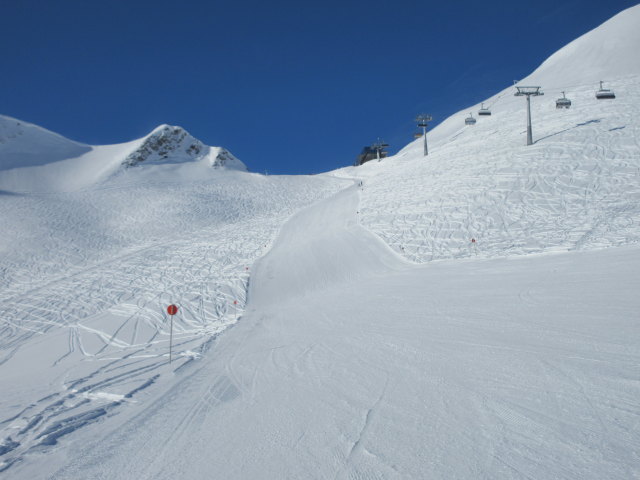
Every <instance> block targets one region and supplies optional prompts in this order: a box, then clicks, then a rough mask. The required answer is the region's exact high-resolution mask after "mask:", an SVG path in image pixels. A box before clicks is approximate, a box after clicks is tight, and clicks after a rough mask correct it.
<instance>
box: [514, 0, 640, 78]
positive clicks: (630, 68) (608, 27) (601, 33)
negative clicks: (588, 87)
mask: <svg viewBox="0 0 640 480" xmlns="http://www.w3.org/2000/svg"><path fill="white" fill-rule="evenodd" d="M639 26H640V5H636V6H635V7H631V8H628V9H626V10H624V11H622V12H620V13H619V14H617V15H616V16H614V17H612V18H611V19H609V20H607V21H606V22H604V23H603V24H602V25H600V26H598V27H596V28H594V29H593V30H591V31H590V32H587V33H585V34H584V35H582V36H581V37H578V38H577V39H575V40H574V41H572V42H570V43H569V44H568V45H566V46H565V47H563V48H561V49H560V50H558V51H557V52H556V53H554V54H553V55H551V56H550V57H549V58H548V59H547V60H545V61H544V62H543V63H542V65H540V66H539V67H538V68H537V69H536V70H535V71H534V72H533V73H532V74H531V75H529V76H528V77H527V78H525V79H523V80H522V82H521V84H522V85H526V84H530V83H534V84H538V83H540V84H542V83H544V84H545V85H547V86H548V87H561V86H566V85H573V84H597V83H598V81H599V80H605V81H607V80H611V79H614V78H622V77H625V76H628V75H637V74H639V73H640V55H638V46H640V28H639Z"/></svg>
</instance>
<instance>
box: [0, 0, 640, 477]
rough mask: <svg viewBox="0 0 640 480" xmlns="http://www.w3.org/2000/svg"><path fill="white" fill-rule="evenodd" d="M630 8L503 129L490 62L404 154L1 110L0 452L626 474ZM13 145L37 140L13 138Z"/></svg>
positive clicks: (567, 51)
mask: <svg viewBox="0 0 640 480" xmlns="http://www.w3.org/2000/svg"><path fill="white" fill-rule="evenodd" d="M639 24H640V6H638V7H634V8H632V9H629V10H626V11H625V12H622V13H621V14H620V15H618V16H616V17H614V18H613V19H612V20H610V21H609V22H606V23H605V24H603V25H602V26H601V27H599V28H598V29H596V30H594V31H592V32H589V33H588V34H587V35H585V36H583V37H581V38H579V39H578V40H576V41H575V42H572V43H571V44H569V45H568V46H567V47H565V48H563V49H561V50H560V51H559V52H558V53H556V54H555V55H553V56H552V57H550V59H549V60H547V61H546V62H545V63H543V65H542V66H541V67H540V68H539V69H538V70H536V72H534V73H533V74H532V76H531V77H529V78H527V79H524V80H523V81H522V83H521V84H523V85H524V84H528V83H536V84H538V83H539V84H540V85H541V86H542V88H543V91H544V92H545V96H543V97H537V98H533V99H532V106H533V112H532V114H533V121H534V124H533V128H534V140H536V143H535V144H534V145H532V146H529V147H526V146H525V145H524V143H525V133H524V130H525V101H524V99H522V98H516V97H514V96H513V93H514V89H513V88H512V87H509V88H507V89H505V90H504V91H503V92H500V93H498V94H497V95H495V96H494V97H492V98H491V99H488V100H485V105H490V106H491V108H492V111H493V114H492V116H491V117H488V118H486V117H483V118H479V119H478V123H477V124H476V125H475V126H473V127H465V126H464V117H465V116H467V115H468V112H469V111H474V112H475V111H476V110H477V108H478V106H479V105H478V106H474V107H472V108H470V109H466V110H465V111H463V112H460V113H458V114H455V115H453V116H452V117H451V118H449V119H447V120H445V121H444V122H443V123H442V124H440V125H439V126H438V127H437V128H435V129H434V130H433V132H430V133H429V143H430V154H429V156H428V157H427V158H423V157H422V145H421V143H420V140H418V141H416V142H413V143H411V144H409V145H408V146H407V147H406V148H404V149H403V150H402V151H401V152H400V153H399V154H398V155H396V156H394V157H389V158H387V159H384V160H383V161H382V162H379V163H378V162H369V163H367V164H365V165H364V166H362V167H358V168H353V167H349V168H345V169H341V170H339V171H335V172H329V173H327V174H324V175H316V176H309V177H265V176H261V175H255V174H251V173H248V172H246V171H244V165H243V164H241V163H240V162H239V160H237V159H234V158H233V157H232V156H230V154H228V155H229V156H227V153H228V152H227V153H225V152H226V151H224V150H223V149H214V148H213V147H206V146H204V145H202V144H201V143H200V142H199V141H197V140H196V139H193V137H190V136H188V134H187V133H186V132H184V130H182V129H176V128H177V127H170V126H161V127H159V128H158V129H156V130H155V131H154V132H152V133H151V134H150V135H149V136H147V137H145V138H143V139H140V140H138V141H135V142H130V143H128V144H122V145H120V146H107V147H88V146H82V145H81V144H76V143H75V142H71V141H67V140H66V139H63V138H62V137H59V136H56V135H55V134H52V133H50V132H46V131H44V130H42V129H39V127H35V126H27V127H23V128H24V132H26V133H23V134H21V135H23V137H24V138H27V136H31V137H32V140H31V141H29V142H27V144H28V145H29V146H27V147H23V146H21V145H18V146H15V145H17V144H15V143H12V141H13V140H16V138H18V137H16V133H15V132H17V131H18V130H19V129H18V128H17V127H19V126H18V125H15V126H14V124H15V123H18V121H17V120H13V119H8V118H7V117H2V118H0V120H2V122H0V126H3V128H4V129H3V130H0V132H3V136H2V137H1V138H2V139H4V140H3V142H4V143H0V160H1V161H0V166H2V170H0V175H1V177H0V189H1V190H4V192H2V193H1V194H0V205H1V208H0V222H2V224H3V225H9V226H10V228H8V229H6V231H5V232H4V236H3V239H2V240H1V241H0V242H1V243H0V252H1V253H0V272H1V273H0V292H2V298H3V302H2V303H0V386H1V389H2V393H3V394H2V396H1V397H0V462H2V463H0V470H4V472H3V473H4V474H6V475H10V476H11V478H18V479H19V478H25V479H26V478H53V479H65V480H66V479H75V478H78V479H86V478H110V479H134V478H135V479H165V478H166V479H173V478H176V477H178V476H179V477H182V478H194V479H199V478H202V479H204V478H247V479H249V478H273V479H282V478H468V479H478V478H486V479H501V478H530V479H533V478H536V479H537V478H540V479H548V478H567V479H569V478H571V479H574V478H581V479H603V478H607V479H629V478H640V453H639V452H640V401H638V399H639V398H640V367H639V365H640V344H639V343H638V338H639V334H640V324H639V322H638V314H637V312H638V310H639V308H640V296H638V294H637V292H638V291H639V289H640V276H638V274H637V271H638V269H639V268H640V245H639V241H638V240H639V238H640V143H639V140H638V139H639V138H640V125H639V121H638V117H639V116H640V93H639V92H640V88H639V87H640V64H639V63H638V62H639V60H638V58H640V57H637V55H635V53H636V50H637V48H638V47H639V46H640V36H639V35H640V32H638V31H636V30H638V29H637V28H636V25H639ZM605 74H606V77H604V75H605ZM601 79H602V80H606V81H607V85H606V86H607V87H608V88H612V89H614V90H615V92H616V95H617V98H616V99H615V100H613V101H598V100H596V99H595V97H594V93H595V90H596V89H597V88H598V84H597V81H598V80H601ZM561 90H566V92H567V96H568V97H569V98H571V100H572V101H573V105H572V108H571V109H570V110H568V111H565V110H556V108H555V105H554V101H555V99H556V98H557V97H559V96H560V95H559V91H561ZM20 123H23V122H20ZM25 125H27V124H25ZM34 132H35V133H34ZM11 135H14V136H13V137H11V138H9V137H10V136H11ZM20 141H22V140H20ZM38 142H41V143H42V144H43V145H44V142H50V144H51V145H54V144H55V145H56V147H55V148H52V149H51V151H52V152H53V151H54V150H55V151H57V152H60V153H59V154H56V155H53V154H51V156H50V157H46V158H45V157H44V156H43V157H42V158H40V157H38V156H29V159H28V160H25V159H26V158H27V156H24V157H20V152H22V151H27V150H28V149H32V151H29V153H30V154H34V155H35V154H37V153H38V152H41V155H42V151H43V150H47V151H49V150H48V149H47V148H44V147H43V148H40V147H38V145H39V143H38ZM11 145H14V146H11ZM167 145H169V147H170V148H168V150H166V149H165V148H164V147H165V146H167ZM194 145H195V147H194V148H192V146H194ZM11 148H13V149H14V150H15V152H14V153H15V154H16V155H15V156H14V157H12V160H10V161H9V160H6V162H5V160H4V158H3V157H2V155H3V152H8V151H10V150H8V149H11ZM84 148H89V149H90V150H89V151H87V152H84V153H83V152H80V153H78V150H77V149H84ZM2 149H5V150H2ZM56 149H57V150H56ZM106 149H111V150H106ZM68 152H71V153H68ZM107 152H108V153H107ZM67 153H68V155H69V156H74V158H67V157H65V155H67ZM221 153H222V157H221V156H220V154H221ZM91 155H96V156H95V159H96V162H97V163H100V165H101V168H100V169H96V168H94V166H95V165H93V164H92V163H91V161H90V160H89V159H90V158H91ZM43 158H44V159H43ZM98 158H99V159H100V160H98ZM3 162H4V163H3ZM15 162H24V163H22V164H20V165H23V166H16V163H15ZM222 163H224V164H225V165H221V164H222ZM92 165H93V166H92ZM127 165H133V166H130V167H128V168H127ZM212 166H213V167H220V166H223V167H224V168H212ZM98 170H99V171H98ZM71 172H78V175H79V178H80V179H79V180H74V179H71V178H70V177H69V175H68V174H70V173H71ZM361 181H362V182H363V186H362V187H361V186H360V182H361ZM472 239H474V240H475V242H472V241H471V240H472ZM169 303H175V304H177V305H178V306H179V308H180V312H179V314H178V315H176V316H175V318H174V330H173V336H174V347H173V348H174V350H173V351H174V356H173V362H172V363H171V365H169V364H168V338H169V325H170V323H169V318H168V316H167V315H166V314H165V313H164V312H165V308H166V306H167V305H168V304H169ZM231 325H233V327H232V328H229V327H230V326H231Z"/></svg>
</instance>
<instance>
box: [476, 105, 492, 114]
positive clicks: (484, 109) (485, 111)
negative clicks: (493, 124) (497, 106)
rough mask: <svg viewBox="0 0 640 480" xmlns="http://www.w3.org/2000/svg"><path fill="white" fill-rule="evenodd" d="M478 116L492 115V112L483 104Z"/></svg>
mask: <svg viewBox="0 0 640 480" xmlns="http://www.w3.org/2000/svg"><path fill="white" fill-rule="evenodd" d="M478 115H484V116H487V115H491V110H489V109H488V108H484V103H483V104H482V106H481V107H480V110H478Z"/></svg>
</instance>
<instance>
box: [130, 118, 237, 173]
mask: <svg viewBox="0 0 640 480" xmlns="http://www.w3.org/2000/svg"><path fill="white" fill-rule="evenodd" d="M164 161H172V162H176V161H177V162H180V161H203V162H205V163H206V164H208V165H209V166H212V167H228V168H233V169H237V170H245V171H246V170H247V167H246V166H245V165H244V164H243V163H242V162H241V161H240V160H238V159H237V158H236V157H234V156H233V155H232V154H231V153H230V152H229V151H228V150H225V149H223V148H220V147H209V146H207V145H205V144H204V143H202V142H201V141H200V140H198V139H197V138H194V137H193V136H191V135H190V134H189V132H187V131H186V130H185V129H184V128H182V127H174V126H171V125H160V126H159V127H157V128H155V129H154V130H153V131H152V132H151V133H150V134H149V135H147V136H146V137H145V138H144V141H143V142H142V144H141V145H140V146H138V147H137V148H136V149H135V150H134V151H133V152H131V153H130V154H129V155H128V156H127V157H126V158H125V159H124V161H123V165H125V166H127V167H131V166H136V165H139V164H141V163H143V162H145V163H154V162H164Z"/></svg>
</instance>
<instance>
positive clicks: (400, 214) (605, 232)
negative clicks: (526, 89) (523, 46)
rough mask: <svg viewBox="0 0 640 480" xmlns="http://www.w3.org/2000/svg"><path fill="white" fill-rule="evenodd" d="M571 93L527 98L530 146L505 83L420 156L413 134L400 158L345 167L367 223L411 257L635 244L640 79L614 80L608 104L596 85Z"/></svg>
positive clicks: (639, 220)
mask: <svg viewBox="0 0 640 480" xmlns="http://www.w3.org/2000/svg"><path fill="white" fill-rule="evenodd" d="M543 89H544V87H543ZM566 90H567V91H570V92H571V97H572V99H573V106H572V108H571V109H569V110H557V109H556V108H555V106H554V98H555V97H556V96H560V95H559V94H558V93H557V92H556V90H555V89H551V90H549V91H546V90H545V96H544V97H539V98H534V99H533V100H532V116H533V129H534V130H533V131H534V142H535V144H534V145H532V146H529V147H526V146H524V141H525V137H524V135H519V134H516V133H515V132H514V131H515V130H519V129H517V128H514V129H507V128H504V125H505V124H512V125H515V126H519V125H524V121H525V106H524V101H523V100H522V99H521V98H514V97H513V93H512V91H510V92H508V93H507V95H506V96H503V97H502V99H501V100H500V101H498V102H496V104H495V105H494V112H493V115H492V116H491V117H488V118H480V119H479V120H478V123H477V124H476V125H475V126H473V127H466V126H464V122H463V121H462V120H463V117H461V120H460V131H459V132H455V133H453V134H451V135H450V136H447V137H445V138H436V140H435V142H434V145H431V146H430V150H429V151H430V153H429V156H428V157H426V158H423V159H421V160H418V159H416V157H417V156H419V155H420V152H421V148H422V145H421V143H420V140H418V142H416V143H414V144H412V146H410V147H408V149H406V150H407V153H406V154H404V153H403V152H401V153H400V154H399V155H397V156H395V157H390V158H388V159H384V160H383V161H382V162H380V163H377V162H370V164H365V165H364V166H362V167H358V168H357V169H346V170H345V171H344V172H342V173H343V174H344V175H359V176H361V177H362V178H363V179H364V181H365V186H364V189H363V200H362V205H361V209H360V214H361V221H362V224H363V225H364V226H366V227H367V228H369V229H370V230H371V231H373V232H375V233H376V234H377V235H379V236H380V237H381V238H382V239H384V240H385V242H387V243H388V244H389V245H390V246H391V247H392V248H393V249H394V250H396V251H397V252H398V253H399V254H402V255H404V256H405V257H406V258H407V259H409V260H411V261H413V262H416V263H424V262H427V261H431V260H438V259H447V258H464V257H474V256H477V257H499V256H508V255H521V254H530V253H540V252H543V251H567V250H574V249H592V248H603V247H611V246H618V245H625V244H628V243H636V242H638V241H639V240H640V210H639V209H637V208H630V207H629V206H630V205H632V204H634V203H635V204H636V205H637V204H638V203H640V156H639V155H638V152H639V151H640V145H639V144H638V138H640V109H639V108H638V106H639V105H640V94H638V92H639V91H640V79H639V78H638V77H630V78H627V79H625V80H622V81H619V82H616V91H617V92H618V98H616V100H614V101H613V102H615V103H613V102H610V103H606V102H603V101H597V100H595V99H594V98H593V91H594V89H593V86H592V85H576V86H567V87H566ZM549 97H551V98H549ZM512 102H516V104H515V105H510V104H512ZM518 107H520V108H518ZM502 109H506V113H501V110H502ZM499 127H500V128H499ZM456 138H457V141H456V142H453V141H452V140H453V139H456ZM489 144H490V145H491V150H490V151H487V150H486V148H487V145H489ZM514 144H516V145H517V144H520V145H523V146H522V148H516V149H514V148H513V145H514ZM405 157H407V159H406V160H405V159H404V158H405ZM472 238H473V239H475V240H476V243H475V244H474V243H472V242H471V239H472Z"/></svg>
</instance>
